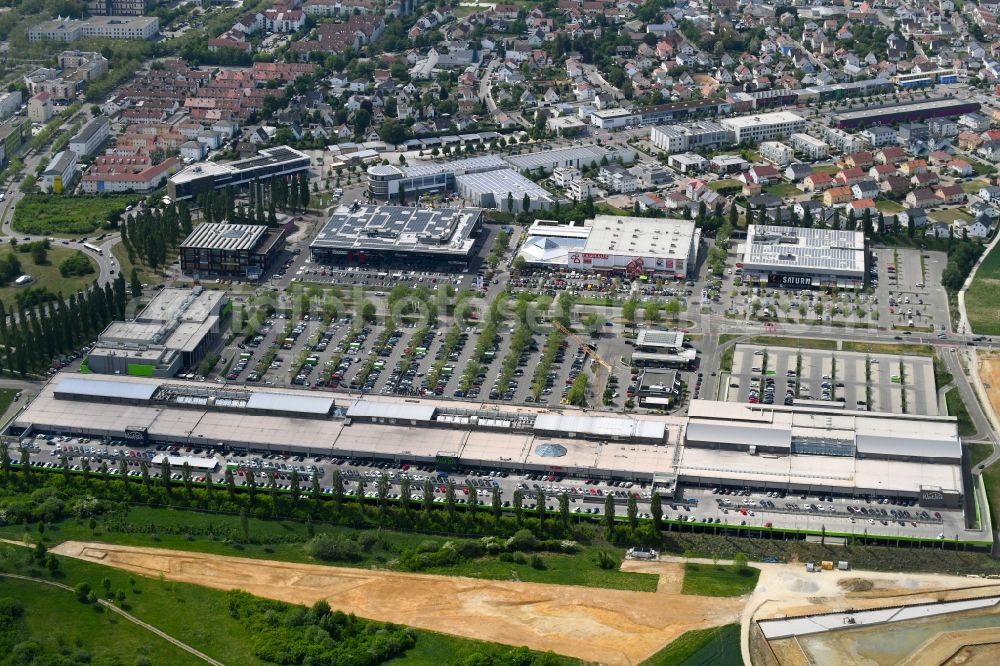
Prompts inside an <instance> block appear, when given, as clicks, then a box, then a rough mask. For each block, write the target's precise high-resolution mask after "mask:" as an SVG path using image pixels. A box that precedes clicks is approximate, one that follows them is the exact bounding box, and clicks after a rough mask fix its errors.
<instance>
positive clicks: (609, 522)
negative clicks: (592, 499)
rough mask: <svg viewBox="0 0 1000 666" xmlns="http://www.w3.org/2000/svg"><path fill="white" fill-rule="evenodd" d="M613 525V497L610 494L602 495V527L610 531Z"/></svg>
mask: <svg viewBox="0 0 1000 666" xmlns="http://www.w3.org/2000/svg"><path fill="white" fill-rule="evenodd" d="M614 526H615V498H614V497H612V496H611V494H610V493H609V494H607V495H605V496H604V527H605V529H607V530H608V532H609V533H610V531H611V530H612V529H614Z"/></svg>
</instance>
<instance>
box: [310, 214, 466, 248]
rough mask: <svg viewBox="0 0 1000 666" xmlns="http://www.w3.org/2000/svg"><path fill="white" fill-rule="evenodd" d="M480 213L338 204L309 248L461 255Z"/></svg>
mask: <svg viewBox="0 0 1000 666" xmlns="http://www.w3.org/2000/svg"><path fill="white" fill-rule="evenodd" d="M481 216H482V209H481V208H423V207H419V206H376V205H366V206H360V207H358V208H357V209H356V210H351V209H350V208H348V207H347V206H341V207H339V208H338V209H337V210H336V211H335V212H334V213H333V215H331V216H330V219H329V220H328V221H327V223H326V224H325V225H323V228H322V229H321V230H320V232H319V233H318V234H316V238H315V239H314V240H313V242H312V243H311V244H310V246H309V247H311V248H314V249H316V248H319V249H337V250H397V251H401V252H403V251H416V252H433V253H437V254H459V255H463V256H464V255H466V254H468V253H469V252H470V251H471V250H472V248H473V246H474V245H475V238H473V237H472V233H473V231H474V230H475V228H476V223H477V222H478V221H479V219H480V217H481Z"/></svg>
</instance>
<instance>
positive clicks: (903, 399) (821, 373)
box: [724, 344, 939, 414]
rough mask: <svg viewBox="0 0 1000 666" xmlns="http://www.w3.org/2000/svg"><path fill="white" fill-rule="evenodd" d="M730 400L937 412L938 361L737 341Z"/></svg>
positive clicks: (727, 390) (727, 391) (727, 392)
mask: <svg viewBox="0 0 1000 666" xmlns="http://www.w3.org/2000/svg"><path fill="white" fill-rule="evenodd" d="M724 395H725V398H726V399H727V400H731V401H736V402H751V403H757V402H759V403H763V404H779V405H780V404H788V405H791V404H795V403H796V402H800V401H805V400H818V401H824V402H830V403H831V405H832V406H836V405H837V404H840V405H843V407H844V408H845V409H854V410H859V411H872V412H891V413H894V414H938V413H939V412H938V405H937V392H936V390H935V386H934V363H933V359H931V358H929V357H925V356H901V355H895V354H866V353H862V352H847V351H824V350H815V349H793V348H789V347H760V346H756V345H745V344H744V345H737V346H736V350H735V353H734V355H733V371H732V374H731V375H730V377H729V379H728V383H727V385H726V387H725V389H724Z"/></svg>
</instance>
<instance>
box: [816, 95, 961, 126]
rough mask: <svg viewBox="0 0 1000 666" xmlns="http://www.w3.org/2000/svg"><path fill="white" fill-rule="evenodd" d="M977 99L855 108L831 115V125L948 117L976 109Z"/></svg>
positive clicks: (887, 122) (927, 101)
mask: <svg viewBox="0 0 1000 666" xmlns="http://www.w3.org/2000/svg"><path fill="white" fill-rule="evenodd" d="M979 108H980V107H979V102H971V101H965V100H960V99H955V98H954V97H938V98H935V99H927V100H918V101H913V102H903V103H901V104H887V105H884V106H868V107H864V108H861V109H857V110H854V109H852V110H848V111H838V112H835V113H834V114H833V117H832V121H833V126H834V127H837V128H840V129H855V128H858V127H861V126H865V127H870V126H872V125H891V124H894V123H913V122H919V121H921V120H929V119H931V118H948V117H951V116H961V115H962V114H965V113H973V112H975V111H979Z"/></svg>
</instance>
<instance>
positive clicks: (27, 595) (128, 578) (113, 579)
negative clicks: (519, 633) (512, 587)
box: [0, 545, 579, 666]
mask: <svg viewBox="0 0 1000 666" xmlns="http://www.w3.org/2000/svg"><path fill="white" fill-rule="evenodd" d="M29 553H30V551H29V550H28V549H26V548H19V547H16V546H8V545H0V570H3V571H5V572H12V573H19V574H23V575H32V576H35V577H39V578H51V577H52V576H50V575H49V574H48V573H43V572H42V571H40V570H39V569H41V568H40V567H36V566H33V565H30V564H27V563H26V559H29V558H28V555H29ZM59 563H60V571H59V572H58V573H57V575H56V577H55V578H54V579H55V580H57V581H58V582H60V583H63V584H65V585H69V586H70V587H75V586H76V584H77V583H81V582H86V583H89V584H90V586H91V587H92V588H93V589H95V590H98V591H99V592H102V591H103V589H104V588H103V582H104V580H105V579H107V581H108V582H109V583H110V586H111V590H112V591H114V592H118V591H124V592H125V610H127V611H128V612H129V613H131V614H132V615H134V616H136V617H137V618H139V619H140V620H143V621H145V622H148V623H150V624H152V625H153V626H155V627H156V628H158V629H160V630H162V631H164V632H166V633H167V634H169V635H171V636H173V637H174V638H177V639H178V640H180V641H182V642H184V643H186V644H188V645H190V646H191V647H194V648H196V649H198V650H201V651H202V652H204V653H205V654H207V655H209V656H210V657H213V658H215V659H217V660H219V661H221V662H223V663H226V664H241V665H249V666H263V665H264V664H266V663H269V662H265V661H263V660H261V659H260V658H258V657H257V656H256V655H255V654H254V653H253V649H252V643H253V641H252V638H253V637H252V636H250V635H249V634H248V633H247V630H246V629H245V628H244V626H243V625H242V624H240V622H239V621H237V620H235V619H234V618H232V617H231V615H230V613H229V605H228V600H227V595H226V592H223V591H220V590H212V589H208V588H204V587H200V586H197V585H187V584H184V583H175V582H166V581H160V580H156V579H154V578H146V577H142V576H135V575H130V574H129V573H128V572H125V571H120V570H118V569H112V568H110V567H104V566H101V565H97V564H91V563H89V562H81V561H79V560H74V559H71V558H59ZM49 590H51V592H49ZM251 592H252V590H251ZM0 597H13V598H16V599H18V600H20V601H21V603H22V604H24V606H25V609H26V610H27V616H28V618H29V620H31V616H32V614H34V616H35V617H34V622H36V625H35V626H31V624H30V622H29V626H30V627H31V637H32V639H33V640H37V641H39V642H42V641H45V642H47V643H51V644H53V645H57V644H59V643H64V644H67V645H69V646H71V647H72V646H74V645H77V640H79V641H80V642H81V643H82V647H83V648H84V649H85V650H86V651H87V652H88V653H89V654H90V655H91V657H93V658H94V659H93V662H94V663H108V664H111V663H121V664H132V663H136V657H137V656H139V655H144V656H146V657H147V658H148V660H149V662H148V663H152V664H198V663H204V662H201V661H200V660H195V659H193V658H192V657H190V656H189V655H188V653H186V652H183V651H181V650H180V649H178V648H176V647H174V646H173V645H171V644H170V643H168V642H166V641H164V640H162V639H159V638H157V637H156V636H155V635H154V634H151V633H149V632H148V631H146V630H145V629H142V628H140V627H137V626H135V625H133V624H131V623H129V622H127V621H125V620H123V619H118V618H115V617H114V616H111V615H110V614H109V613H108V612H107V611H104V612H99V611H97V610H95V609H94V608H93V607H92V606H85V605H81V604H80V602H78V601H77V600H76V599H75V597H74V596H73V594H72V593H71V592H65V591H62V590H58V589H55V588H51V587H48V586H44V585H42V584H40V583H31V582H20V581H11V580H9V579H0ZM194 618H197V621H193V619H194ZM36 627H37V635H36V631H35V628H36ZM415 633H416V635H417V644H416V646H414V647H413V648H412V649H411V650H410V651H409V652H407V653H406V654H405V655H403V656H402V657H400V658H397V659H396V660H393V661H392V662H389V663H393V664H414V665H416V664H429V663H454V661H455V658H456V657H465V656H469V655H474V654H483V655H490V656H494V657H502V656H504V655H509V654H512V653H522V652H523V653H526V654H528V655H529V656H537V655H538V653H535V652H528V651H525V650H524V649H523V648H520V649H515V648H510V647H508V646H505V645H500V644H497V643H485V642H481V641H473V640H466V639H462V638H456V637H452V636H446V635H443V634H437V633H433V632H425V631H420V630H415ZM105 658H106V659H107V660H106V661H105V660H104V659H105ZM116 658H117V660H116ZM90 661H91V660H90V659H86V660H84V659H77V660H74V661H73V663H86V662H90ZM503 663H508V661H503ZM511 663H512V662H511ZM518 663H520V662H518ZM551 663H552V664H556V665H559V666H562V665H567V666H568V665H570V664H577V663H579V662H577V661H576V660H574V659H570V658H567V657H561V656H553V660H552V661H551Z"/></svg>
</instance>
